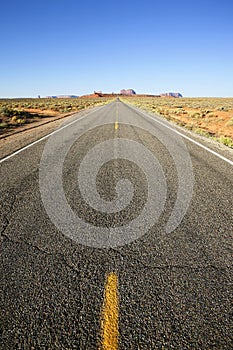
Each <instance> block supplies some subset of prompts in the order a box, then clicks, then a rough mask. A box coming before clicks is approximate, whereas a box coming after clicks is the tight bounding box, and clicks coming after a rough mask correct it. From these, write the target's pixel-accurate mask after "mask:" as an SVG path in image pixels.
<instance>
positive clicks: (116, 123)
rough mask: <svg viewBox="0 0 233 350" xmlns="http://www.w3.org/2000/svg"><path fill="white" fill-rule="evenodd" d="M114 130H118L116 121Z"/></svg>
mask: <svg viewBox="0 0 233 350" xmlns="http://www.w3.org/2000/svg"><path fill="white" fill-rule="evenodd" d="M114 128H115V130H117V129H118V121H116V122H115V126H114Z"/></svg>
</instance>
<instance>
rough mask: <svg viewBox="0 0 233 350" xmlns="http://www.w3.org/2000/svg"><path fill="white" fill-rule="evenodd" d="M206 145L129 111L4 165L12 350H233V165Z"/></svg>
mask: <svg viewBox="0 0 233 350" xmlns="http://www.w3.org/2000/svg"><path fill="white" fill-rule="evenodd" d="M182 135H184V136H182ZM197 139H198V138H196V137H195V136H192V135H191V134H190V133H187V132H186V131H182V129H180V128H175V127H174V126H173V125H172V124H170V123H168V122H166V121H164V120H162V119H161V118H160V117H159V116H151V115H147V114H145V113H144V112H141V111H139V110H136V109H135V108H134V107H131V106H129V105H126V104H125V103H122V102H121V101H119V100H117V101H114V102H112V103H110V104H109V105H106V106H104V107H100V108H96V109H95V110H94V111H92V112H86V114H85V115H83V116H82V117H80V116H79V114H77V115H76V116H73V117H71V118H70V121H68V122H67V123H66V125H64V126H63V127H62V128H61V129H59V130H57V131H56V132H54V133H53V134H51V135H49V136H48V137H44V138H43V139H41V140H40V141H39V142H36V143H34V144H33V145H29V146H28V147H26V148H24V149H22V150H21V151H19V152H17V154H13V155H12V156H10V157H8V158H5V159H3V160H2V162H1V164H0V169H1V170H0V171H1V184H0V195H1V202H0V208H1V212H0V213H1V321H0V324H1V333H2V335H1V349H4V350H8V349H9V350H13V349H59V350H60V349H88V350H89V349H132V350H135V349H140V350H141V349H145V350H148V349H216V350H219V349H231V348H232V333H231V332H232V320H231V308H232V234H233V220H232V207H233V196H232V189H233V185H232V179H233V176H232V175H233V171H232V169H233V167H232V166H233V165H232V164H233V163H232V159H233V155H232V152H231V151H227V150H226V151H224V149H223V148H222V149H221V148H220V149H219V150H218V149H217V148H216V145H215V144H213V145H212V144H209V145H208V144H207V143H205V141H202V140H199V139H198V141H197Z"/></svg>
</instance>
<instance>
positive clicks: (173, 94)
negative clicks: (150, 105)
mask: <svg viewBox="0 0 233 350" xmlns="http://www.w3.org/2000/svg"><path fill="white" fill-rule="evenodd" d="M160 96H161V97H175V98H180V97H183V96H182V95H181V94H180V93H179V92H166V93H164V94H161V95H160Z"/></svg>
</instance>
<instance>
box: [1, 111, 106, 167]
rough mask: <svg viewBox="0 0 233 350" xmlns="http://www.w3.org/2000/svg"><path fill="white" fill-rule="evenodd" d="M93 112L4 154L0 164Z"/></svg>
mask: <svg viewBox="0 0 233 350" xmlns="http://www.w3.org/2000/svg"><path fill="white" fill-rule="evenodd" d="M103 107H105V105H104V106H102V107H100V108H99V109H102V108H103ZM94 112H96V111H91V112H90V113H88V114H86V115H84V116H83V117H81V118H79V119H76V120H73V121H72V122H70V123H69V124H66V125H64V126H62V127H61V128H59V129H56V130H55V131H53V132H51V133H50V134H48V135H45V136H43V137H41V138H40V139H38V140H36V141H34V142H32V143H30V144H29V145H27V146H24V147H22V148H20V149H18V150H17V151H15V152H14V153H12V154H10V155H9V156H6V157H5V158H2V159H0V164H1V163H3V162H5V161H6V160H8V159H10V158H12V157H14V156H16V155H17V154H19V153H21V152H22V151H25V150H26V149H28V148H30V147H31V146H34V145H36V144H37V143H39V142H41V141H43V140H45V139H47V138H48V137H50V136H52V135H54V134H56V133H58V132H60V131H61V130H63V129H65V128H67V127H68V126H70V125H72V124H74V123H77V122H78V121H80V120H82V119H84V118H86V117H88V116H89V115H91V114H92V113H94ZM75 114H76V113H74V114H73V115H75Z"/></svg>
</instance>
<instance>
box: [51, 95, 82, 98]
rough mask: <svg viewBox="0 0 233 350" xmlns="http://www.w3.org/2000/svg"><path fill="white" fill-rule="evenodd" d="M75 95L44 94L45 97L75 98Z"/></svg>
mask: <svg viewBox="0 0 233 350" xmlns="http://www.w3.org/2000/svg"><path fill="white" fill-rule="evenodd" d="M77 97H79V96H76V95H57V96H46V98H77Z"/></svg>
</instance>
